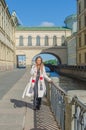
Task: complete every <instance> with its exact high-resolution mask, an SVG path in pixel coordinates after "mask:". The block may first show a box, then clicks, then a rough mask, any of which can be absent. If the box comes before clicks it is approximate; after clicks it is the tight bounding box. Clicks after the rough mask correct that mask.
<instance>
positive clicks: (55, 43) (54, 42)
mask: <svg viewBox="0 0 86 130" xmlns="http://www.w3.org/2000/svg"><path fill="white" fill-rule="evenodd" d="M53 45H54V46H57V37H56V36H54V37H53Z"/></svg>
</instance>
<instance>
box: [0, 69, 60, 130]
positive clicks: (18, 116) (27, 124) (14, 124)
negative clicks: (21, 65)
mask: <svg viewBox="0 0 86 130" xmlns="http://www.w3.org/2000/svg"><path fill="white" fill-rule="evenodd" d="M29 77H30V75H29V71H26V73H25V74H24V75H23V76H22V77H21V79H20V80H18V81H17V83H15V84H14V86H13V87H12V88H11V89H10V90H9V91H8V92H7V93H6V94H5V95H4V97H3V98H2V99H1V100H0V129H1V130H59V128H58V126H57V123H56V121H55V120H54V117H53V115H52V112H51V111H50V108H49V106H48V103H47V101H46V99H45V98H44V99H43V101H42V106H41V109H40V110H37V111H34V110H33V99H32V98H25V99H22V93H23V91H24V88H25V86H26V84H27V82H28V80H29Z"/></svg>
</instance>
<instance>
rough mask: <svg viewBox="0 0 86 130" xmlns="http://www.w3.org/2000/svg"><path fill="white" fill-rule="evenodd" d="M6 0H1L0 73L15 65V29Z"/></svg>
mask: <svg viewBox="0 0 86 130" xmlns="http://www.w3.org/2000/svg"><path fill="white" fill-rule="evenodd" d="M14 26H15V25H14V22H13V20H12V16H11V15H10V12H9V10H8V7H7V5H6V2H5V0H0V71H5V70H12V69H13V68H14V65H15V28H14Z"/></svg>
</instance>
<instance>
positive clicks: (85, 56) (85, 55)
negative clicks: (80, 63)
mask: <svg viewBox="0 0 86 130" xmlns="http://www.w3.org/2000/svg"><path fill="white" fill-rule="evenodd" d="M84 58H85V59H84V61H85V63H86V52H85V54H84Z"/></svg>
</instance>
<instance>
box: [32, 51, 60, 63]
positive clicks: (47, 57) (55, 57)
mask: <svg viewBox="0 0 86 130" xmlns="http://www.w3.org/2000/svg"><path fill="white" fill-rule="evenodd" d="M44 55H45V56H46V59H45V57H44ZM49 55H50V57H49ZM37 56H41V57H42V58H43V61H45V60H46V61H51V60H52V59H55V60H56V61H57V64H56V65H58V64H61V59H60V57H59V56H57V55H56V54H53V53H49V52H41V53H39V54H37V55H35V56H34V57H33V58H32V63H34V61H35V58H36V57H37ZM46 63H47V62H46Z"/></svg>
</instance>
